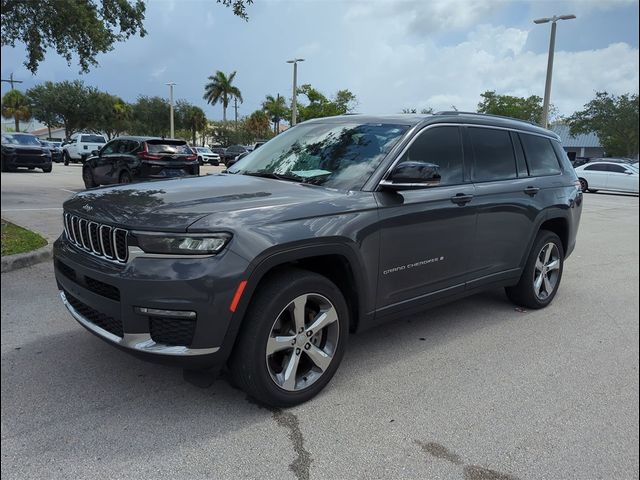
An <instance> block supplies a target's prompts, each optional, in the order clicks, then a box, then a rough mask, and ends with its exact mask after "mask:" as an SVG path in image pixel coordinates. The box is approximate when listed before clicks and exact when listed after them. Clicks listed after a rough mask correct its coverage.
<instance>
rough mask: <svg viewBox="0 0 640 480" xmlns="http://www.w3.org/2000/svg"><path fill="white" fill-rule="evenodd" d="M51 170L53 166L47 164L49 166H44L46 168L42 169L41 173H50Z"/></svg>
mask: <svg viewBox="0 0 640 480" xmlns="http://www.w3.org/2000/svg"><path fill="white" fill-rule="evenodd" d="M51 170H53V165H51V164H49V165H48V166H46V167H42V171H43V172H44V173H51Z"/></svg>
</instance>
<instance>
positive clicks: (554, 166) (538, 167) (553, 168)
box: [520, 133, 560, 177]
mask: <svg viewBox="0 0 640 480" xmlns="http://www.w3.org/2000/svg"><path fill="white" fill-rule="evenodd" d="M520 139H521V140H522V148H524V155H525V157H526V159H527V163H528V164H529V173H530V174H531V176H534V177H535V176H541V175H556V174H558V173H560V164H559V163H558V157H556V154H555V152H554V151H553V146H552V145H551V140H549V139H548V138H544V137H540V136H538V135H528V134H524V133H521V134H520Z"/></svg>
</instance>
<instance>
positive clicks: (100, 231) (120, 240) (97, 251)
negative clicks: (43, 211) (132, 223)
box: [64, 213, 129, 263]
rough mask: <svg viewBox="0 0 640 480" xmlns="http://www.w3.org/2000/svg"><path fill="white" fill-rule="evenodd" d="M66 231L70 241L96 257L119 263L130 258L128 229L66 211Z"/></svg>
mask: <svg viewBox="0 0 640 480" xmlns="http://www.w3.org/2000/svg"><path fill="white" fill-rule="evenodd" d="M64 233H65V236H66V237H67V240H68V241H69V242H71V243H72V244H74V245H75V246H76V247H78V248H80V249H82V250H84V251H86V252H87V253H90V254H92V255H95V256H96V257H99V258H104V259H106V260H110V261H113V262H117V263H126V262H127V260H128V259H129V246H128V237H129V231H128V230H125V229H123V228H118V227H112V226H111V225H106V224H102V223H98V222H94V221H92V220H91V221H90V220H87V219H86V218H81V217H79V216H77V215H73V214H71V213H65V214H64Z"/></svg>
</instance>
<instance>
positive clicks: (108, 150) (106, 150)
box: [100, 140, 120, 155]
mask: <svg viewBox="0 0 640 480" xmlns="http://www.w3.org/2000/svg"><path fill="white" fill-rule="evenodd" d="M119 143H120V140H113V141H111V142H109V143H107V144H106V145H105V146H104V147H102V151H101V152H100V154H101V155H111V154H113V153H116V152H117V151H118V144H119Z"/></svg>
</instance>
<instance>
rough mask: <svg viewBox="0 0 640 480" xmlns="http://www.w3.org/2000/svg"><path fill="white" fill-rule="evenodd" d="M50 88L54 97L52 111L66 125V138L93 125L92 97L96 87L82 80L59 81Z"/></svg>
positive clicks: (60, 122)
mask: <svg viewBox="0 0 640 480" xmlns="http://www.w3.org/2000/svg"><path fill="white" fill-rule="evenodd" d="M49 88H50V95H51V96H52V97H53V100H52V111H53V112H54V113H55V114H56V115H57V117H58V119H59V124H61V125H62V126H63V127H64V131H65V136H66V138H69V137H71V135H73V134H74V133H75V132H77V131H79V130H82V129H83V128H87V127H89V126H90V125H91V123H92V121H93V118H92V115H93V114H92V106H91V102H90V97H91V95H92V94H93V93H94V92H95V91H96V89H95V88H92V87H87V86H86V85H85V84H84V83H83V82H82V81H80V80H74V81H73V82H70V81H68V80H65V81H64V82H57V83H54V84H52V85H51V86H50V87H49Z"/></svg>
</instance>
